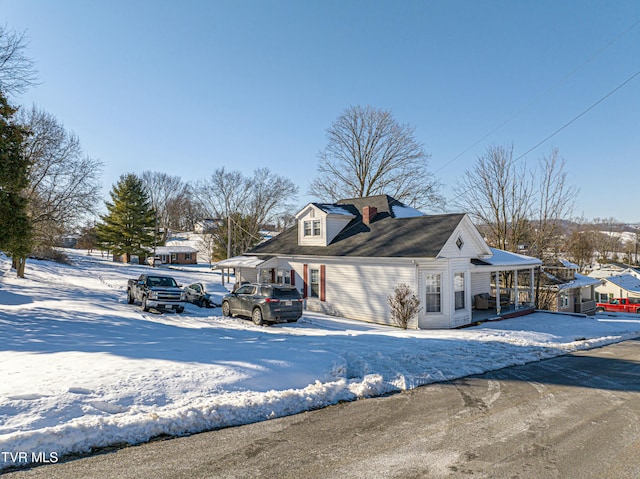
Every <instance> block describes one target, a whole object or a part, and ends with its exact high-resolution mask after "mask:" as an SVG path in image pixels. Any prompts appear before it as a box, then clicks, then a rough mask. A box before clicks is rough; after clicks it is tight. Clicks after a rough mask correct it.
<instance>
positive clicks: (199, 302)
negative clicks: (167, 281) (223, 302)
mask: <svg viewBox="0 0 640 479" xmlns="http://www.w3.org/2000/svg"><path fill="white" fill-rule="evenodd" d="M184 294H185V300H186V301H187V302H188V303H193V304H195V305H196V306H200V307H201V308H217V307H218V306H220V305H219V304H218V303H216V302H215V301H214V299H213V297H212V296H211V294H209V293H207V291H206V289H205V287H204V284H202V283H193V284H190V285H189V286H186V287H185V288H184Z"/></svg>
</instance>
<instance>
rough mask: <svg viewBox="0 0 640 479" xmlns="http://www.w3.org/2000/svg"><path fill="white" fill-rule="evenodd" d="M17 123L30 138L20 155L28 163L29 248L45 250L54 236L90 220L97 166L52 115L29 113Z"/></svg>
mask: <svg viewBox="0 0 640 479" xmlns="http://www.w3.org/2000/svg"><path fill="white" fill-rule="evenodd" d="M21 119H22V120H21V121H22V122H23V123H24V124H25V125H26V126H27V127H28V128H29V129H30V131H31V133H32V134H31V136H30V137H29V138H28V139H27V141H26V143H25V146H24V149H25V150H24V152H25V157H26V158H27V159H28V160H29V162H30V163H31V168H30V171H29V186H28V187H27V189H26V195H27V197H28V199H29V208H30V216H31V222H32V227H33V232H34V245H35V247H36V250H37V249H45V250H46V249H49V248H51V247H52V246H54V245H55V244H56V242H57V240H58V239H59V237H60V235H62V234H64V233H65V232H67V231H70V230H71V229H73V228H75V227H77V226H79V225H80V223H81V221H82V220H83V219H86V217H87V216H88V215H95V214H96V212H97V208H98V205H99V202H100V194H99V191H100V180H99V177H100V173H101V169H102V163H101V162H100V161H98V160H95V159H92V158H90V157H88V156H86V155H85V154H84V152H83V150H82V147H81V145H80V140H79V139H78V137H77V136H76V135H74V134H73V133H69V132H67V131H66V130H65V129H64V127H63V126H62V125H61V124H60V123H59V122H58V121H57V120H56V118H55V117H54V116H53V115H51V114H49V113H46V112H44V111H42V110H38V109H37V108H36V107H32V109H31V110H29V111H28V112H26V113H23V114H22V117H21Z"/></svg>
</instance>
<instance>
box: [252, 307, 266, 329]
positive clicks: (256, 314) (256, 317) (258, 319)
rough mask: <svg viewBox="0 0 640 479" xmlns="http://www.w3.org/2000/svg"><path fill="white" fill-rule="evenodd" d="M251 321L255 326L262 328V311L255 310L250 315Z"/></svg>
mask: <svg viewBox="0 0 640 479" xmlns="http://www.w3.org/2000/svg"><path fill="white" fill-rule="evenodd" d="M251 319H253V322H254V323H256V325H257V326H262V325H263V324H264V321H263V320H262V310H261V309H260V308H255V309H254V310H253V314H252V315H251Z"/></svg>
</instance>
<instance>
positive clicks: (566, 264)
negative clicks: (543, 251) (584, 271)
mask: <svg viewBox="0 0 640 479" xmlns="http://www.w3.org/2000/svg"><path fill="white" fill-rule="evenodd" d="M558 261H559V262H560V264H562V266H564V267H565V268H571V269H580V266H578V265H577V264H575V263H572V262H571V261H568V260H566V259H560V260H558Z"/></svg>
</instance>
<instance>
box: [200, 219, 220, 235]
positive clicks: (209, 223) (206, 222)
mask: <svg viewBox="0 0 640 479" xmlns="http://www.w3.org/2000/svg"><path fill="white" fill-rule="evenodd" d="M223 223H224V221H223V220H221V219H212V218H206V219H203V220H200V221H196V223H195V224H194V225H193V231H194V233H198V234H206V233H212V232H214V231H216V230H217V229H218V228H220V226H221V225H222V224H223Z"/></svg>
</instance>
